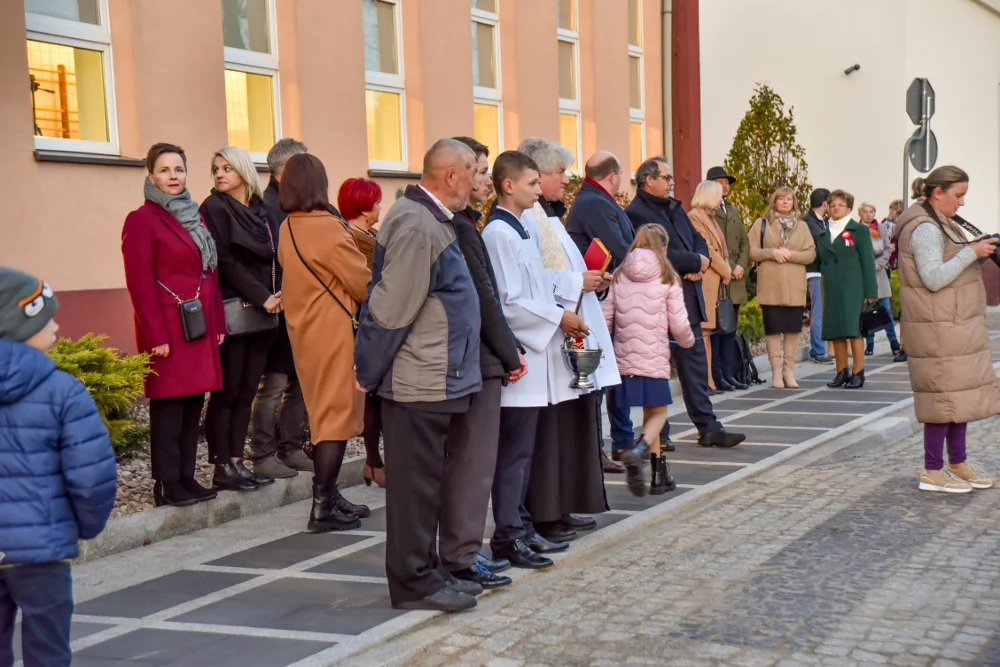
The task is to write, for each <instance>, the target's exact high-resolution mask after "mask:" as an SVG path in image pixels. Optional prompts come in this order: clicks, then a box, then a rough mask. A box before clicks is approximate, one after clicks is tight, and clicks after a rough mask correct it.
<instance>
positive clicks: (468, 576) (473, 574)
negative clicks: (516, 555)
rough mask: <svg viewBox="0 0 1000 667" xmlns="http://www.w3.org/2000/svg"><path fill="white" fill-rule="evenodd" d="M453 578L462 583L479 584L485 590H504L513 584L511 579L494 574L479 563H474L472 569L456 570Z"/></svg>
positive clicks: (452, 574)
mask: <svg viewBox="0 0 1000 667" xmlns="http://www.w3.org/2000/svg"><path fill="white" fill-rule="evenodd" d="M451 576H453V577H454V578H455V579H458V580H460V581H467V582H470V583H473V584H478V585H479V586H480V588H482V589H483V590H490V589H491V588H503V587H504V586H510V584H511V583H512V580H511V578H510V577H501V576H499V575H496V574H493V573H492V572H490V571H489V570H487V569H486V568H485V567H483V566H482V565H480V564H479V563H473V564H472V567H467V568H465V569H464V570H456V571H454V572H452V573H451Z"/></svg>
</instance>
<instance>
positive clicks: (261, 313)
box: [222, 223, 279, 336]
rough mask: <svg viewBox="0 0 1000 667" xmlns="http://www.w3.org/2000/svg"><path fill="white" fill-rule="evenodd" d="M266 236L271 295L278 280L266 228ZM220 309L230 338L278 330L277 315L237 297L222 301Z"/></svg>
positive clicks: (276, 289) (271, 238) (268, 230)
mask: <svg viewBox="0 0 1000 667" xmlns="http://www.w3.org/2000/svg"><path fill="white" fill-rule="evenodd" d="M266 224H267V223H265V225H266ZM267 235H268V238H270V240H271V293H272V294H276V293H277V292H278V279H277V275H276V272H277V270H276V267H275V265H274V262H275V259H274V255H275V253H274V236H273V235H272V234H271V228H270V227H268V228H267ZM222 309H223V310H224V311H225V317H226V333H227V334H228V335H230V336H252V335H253V334H259V333H264V332H267V331H273V330H274V329H277V328H278V324H279V319H278V315H277V314H272V313H269V312H267V311H266V310H264V308H263V306H255V305H254V304H252V303H249V302H247V301H244V300H243V299H241V298H239V297H235V298H232V299H226V300H225V301H223V302H222Z"/></svg>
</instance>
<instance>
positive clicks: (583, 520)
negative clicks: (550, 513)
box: [559, 514, 597, 530]
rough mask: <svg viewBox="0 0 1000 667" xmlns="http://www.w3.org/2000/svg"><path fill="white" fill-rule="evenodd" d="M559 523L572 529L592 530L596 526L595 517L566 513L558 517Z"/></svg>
mask: <svg viewBox="0 0 1000 667" xmlns="http://www.w3.org/2000/svg"><path fill="white" fill-rule="evenodd" d="M559 523H561V524H562V525H564V526H569V527H570V528H572V529H573V530H593V529H595V528H597V519H594V518H593V517H589V516H580V515H579V514H567V515H566V516H564V517H563V518H561V519H559Z"/></svg>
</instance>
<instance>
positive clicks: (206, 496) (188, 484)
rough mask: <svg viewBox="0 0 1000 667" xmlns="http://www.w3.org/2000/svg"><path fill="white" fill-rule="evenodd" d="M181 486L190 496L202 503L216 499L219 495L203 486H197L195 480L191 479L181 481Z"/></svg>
mask: <svg viewBox="0 0 1000 667" xmlns="http://www.w3.org/2000/svg"><path fill="white" fill-rule="evenodd" d="M181 486H183V487H184V488H185V489H187V490H188V491H189V492H190V493H191V494H193V495H194V496H195V497H197V498H198V501H199V502H204V501H206V500H212V499H213V498H218V497H219V494H218V493H217V492H215V491H213V490H212V489H206V488H205V487H204V486H202V485H201V484H199V483H198V482H197V480H195V479H194V478H193V477H192V478H191V479H182V480H181Z"/></svg>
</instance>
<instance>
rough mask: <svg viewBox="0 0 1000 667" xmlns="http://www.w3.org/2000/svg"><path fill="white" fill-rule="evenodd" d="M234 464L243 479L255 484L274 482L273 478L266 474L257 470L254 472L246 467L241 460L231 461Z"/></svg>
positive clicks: (261, 484)
mask: <svg viewBox="0 0 1000 667" xmlns="http://www.w3.org/2000/svg"><path fill="white" fill-rule="evenodd" d="M233 465H234V466H236V470H237V471H238V472H239V473H240V475H242V476H243V479H246V480H249V481H251V482H253V483H254V484H256V485H257V486H267V485H269V484H274V478H273V477H268V476H267V475H261V474H260V473H259V472H254V471H253V470H250V469H249V468H247V467H246V464H244V463H243V461H236V462H234V463H233Z"/></svg>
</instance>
